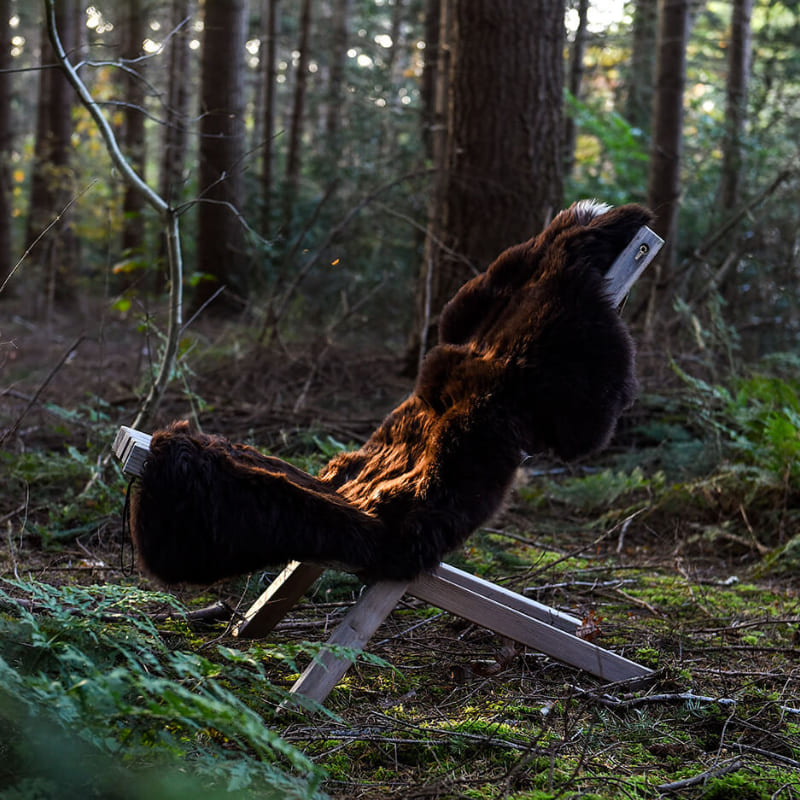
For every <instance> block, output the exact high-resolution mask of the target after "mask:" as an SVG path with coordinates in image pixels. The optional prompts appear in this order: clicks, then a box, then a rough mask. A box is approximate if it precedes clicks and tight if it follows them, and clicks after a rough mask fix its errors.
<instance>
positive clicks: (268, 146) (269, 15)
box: [261, 0, 280, 236]
mask: <svg viewBox="0 0 800 800" xmlns="http://www.w3.org/2000/svg"><path fill="white" fill-rule="evenodd" d="M264 12H265V14H264V18H265V21H266V28H265V31H264V158H263V161H262V167H261V228H262V230H263V232H264V235H265V236H269V235H270V232H271V231H272V193H273V185H272V184H273V159H274V155H273V154H274V150H275V147H274V141H273V140H274V138H275V94H276V92H275V90H276V83H275V73H276V69H275V65H276V62H277V53H278V20H279V19H280V0H265V9H264Z"/></svg>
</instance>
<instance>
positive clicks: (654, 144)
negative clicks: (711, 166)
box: [645, 0, 690, 337]
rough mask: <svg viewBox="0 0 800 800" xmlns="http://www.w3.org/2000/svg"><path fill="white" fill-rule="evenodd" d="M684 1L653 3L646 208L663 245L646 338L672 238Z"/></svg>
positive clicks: (671, 256) (653, 277) (668, 267)
mask: <svg viewBox="0 0 800 800" xmlns="http://www.w3.org/2000/svg"><path fill="white" fill-rule="evenodd" d="M689 7H690V1H689V0H659V4H658V11H659V19H658V46H657V60H656V85H655V92H654V95H653V134H652V139H651V146H650V169H649V175H648V183H647V204H648V205H649V206H650V208H651V209H652V210H653V212H654V213H655V215H656V219H655V223H654V226H653V228H654V230H655V231H656V233H658V234H659V235H660V236H662V237H663V238H664V239H665V240H666V243H665V245H664V249H663V250H662V251H661V254H660V256H659V258H658V260H657V262H656V263H655V265H654V268H651V270H650V271H649V272H650V274H649V276H646V278H647V280H649V283H648V282H647V280H646V281H645V286H647V287H648V288H649V299H648V306H647V314H646V318H645V332H646V335H647V336H649V337H652V335H653V333H654V326H655V322H656V308H657V305H658V299H659V298H658V295H659V289H660V284H661V283H662V281H663V280H665V277H666V276H667V275H669V273H670V272H671V271H672V266H673V263H674V260H675V252H676V238H677V235H678V208H679V205H680V191H681V181H680V166H681V149H682V140H683V136H682V129H683V94H684V84H685V82H686V44H687V42H688V39H689Z"/></svg>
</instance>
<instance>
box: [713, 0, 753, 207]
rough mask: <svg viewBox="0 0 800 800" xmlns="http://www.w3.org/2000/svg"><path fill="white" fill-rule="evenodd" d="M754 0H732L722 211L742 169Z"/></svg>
mask: <svg viewBox="0 0 800 800" xmlns="http://www.w3.org/2000/svg"><path fill="white" fill-rule="evenodd" d="M752 11H753V0H734V4H733V17H732V19H731V35H730V42H729V45H728V83H727V87H726V101H725V136H724V140H723V147H722V175H721V184H720V206H721V207H722V210H723V212H729V211H732V210H733V209H734V208H736V206H737V205H738V204H739V178H740V175H741V171H742V136H743V134H744V125H745V119H746V116H747V83H748V77H749V74H750V45H751V37H750V15H751V13H752Z"/></svg>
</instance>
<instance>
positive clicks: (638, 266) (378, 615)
mask: <svg viewBox="0 0 800 800" xmlns="http://www.w3.org/2000/svg"><path fill="white" fill-rule="evenodd" d="M662 245H663V240H662V239H661V238H660V237H659V236H657V235H656V234H655V233H654V232H653V231H652V230H650V228H648V227H646V226H644V227H642V228H641V229H640V230H639V232H638V233H637V235H636V236H635V237H634V238H633V239H632V240H631V242H630V243H629V244H628V246H627V247H626V248H625V250H624V251H623V252H622V253H621V254H620V255H619V257H618V258H617V259H616V261H615V262H614V263H613V264H612V266H611V268H610V269H609V271H608V273H607V277H606V285H607V289H608V294H609V297H611V299H612V300H613V301H614V303H615V304H616V305H619V304H620V303H621V302H622V301H623V300H624V298H625V296H626V295H627V293H628V292H629V291H630V288H631V286H632V285H633V284H634V282H635V281H636V280H637V278H638V277H639V276H640V275H641V273H642V272H643V270H644V269H645V268H646V267H647V266H648V264H649V263H650V262H651V261H652V260H653V258H655V256H656V254H657V253H658V251H659V250H660V248H661V246H662ZM150 438H151V437H150V436H149V435H148V434H146V433H143V432H141V431H137V430H134V429H133V428H128V427H125V426H123V427H122V428H120V430H119V432H118V433H117V436H116V439H115V441H114V447H113V449H114V453H115V455H116V456H117V457H118V458H119V460H120V461H121V462H122V469H123V472H124V473H125V474H126V475H130V476H136V475H140V474H141V473H142V471H143V468H144V463H145V461H146V459H147V454H148V452H149V446H150ZM324 571H325V567H324V566H321V565H318V564H310V563H305V562H299V561H292V562H290V563H289V564H288V565H287V566H286V567H285V569H284V570H283V571H282V572H281V573H280V574H279V575H278V576H277V577H276V578H275V579H274V580H273V581H272V583H270V585H269V587H268V588H267V589H266V590H265V591H264V592H263V593H262V594H261V596H260V597H259V598H258V599H257V600H256V601H255V602H254V603H253V604H252V606H250V608H249V609H248V610H247V611H246V612H245V615H244V617H243V619H242V620H240V621H239V622H238V623H237V624H236V625H235V627H234V630H233V633H234V635H235V636H237V637H241V638H259V637H264V636H266V635H267V634H268V633H269V632H270V631H271V630H272V629H273V628H274V627H275V626H276V625H277V624H278V622H280V621H281V620H282V619H283V618H284V617H285V615H286V614H287V613H288V612H289V611H290V610H291V608H292V607H293V606H294V605H295V604H296V603H297V601H298V600H299V599H300V598H301V597H302V596H303V595H304V594H305V593H306V592H307V591H308V589H309V588H310V587H311V585H312V584H313V583H314V581H316V580H317V578H319V577H320V575H322V573H323V572H324ZM404 594H408V595H410V596H412V597H416V598H418V599H420V600H422V601H423V602H426V603H429V604H430V605H433V606H437V607H438V608H441V609H443V610H444V611H448V612H450V613H452V614H455V615H456V616H459V617H463V618H464V619H467V620H469V621H470V622H473V623H475V624H477V625H480V626H481V627H484V628H487V629H489V630H491V631H494V632H495V633H497V634H500V635H501V636H505V637H507V638H509V639H512V640H514V641H516V642H519V643H521V644H524V645H526V646H528V647H531V648H533V649H535V650H538V651H539V652H541V653H544V654H545V655H548V656H550V657H552V658H554V659H556V660H558V661H560V662H562V663H565V664H568V665H570V666H573V667H576V668H577V669H581V670H584V671H586V672H588V673H590V674H591V675H594V676H596V677H598V678H601V679H603V680H606V681H609V682H616V681H626V680H636V679H639V680H641V679H643V678H646V677H647V676H648V675H650V674H651V670H650V669H648V668H647V667H644V666H642V665H641V664H637V663H635V662H633V661H631V660H629V659H627V658H625V657H623V656H621V655H618V654H616V653H613V652H611V651H610V650H605V649H604V648H602V647H599V646H598V645H596V644H593V643H592V642H589V641H587V640H585V639H581V638H580V637H579V636H578V635H577V631H578V628H579V627H580V626H581V620H579V619H577V618H576V617H573V616H571V615H569V614H565V613H564V612H562V611H558V610H557V609H554V608H551V607H549V606H546V605H543V604H542V603H538V602H536V601H535V600H531V599H530V598H528V597H525V596H524V595H521V594H518V593H517V592H513V591H510V590H508V589H505V588H503V587H502V586H498V585H497V584H494V583H491V582H490V581H486V580H483V579H482V578H478V577H476V576H474V575H470V574H469V573H467V572H464V571H463V570H460V569H456V568H455V567H452V566H449V565H448V564H444V563H442V564H440V565H439V567H438V568H437V569H436V570H435V571H434V572H432V573H431V574H424V575H420V576H419V577H417V578H416V579H414V580H412V581H409V582H405V581H378V582H377V583H374V584H372V585H370V586H368V587H367V588H366V589H365V590H364V591H363V592H362V594H361V596H360V597H359V599H358V600H357V601H356V602H355V603H354V605H353V606H352V607H351V608H350V610H349V611H348V612H347V614H346V615H345V616H344V618H343V619H342V621H341V622H340V623H339V625H338V626H337V627H336V629H335V630H334V631H333V633H332V635H331V636H330V637H329V639H328V643H329V644H331V645H340V646H343V647H347V648H352V649H356V650H362V649H364V647H365V646H366V645H367V643H368V642H369V640H370V638H371V637H372V635H373V634H374V633H375V631H376V630H377V629H378V627H379V626H380V625H381V623H382V622H383V621H384V620H385V619H386V617H388V616H389V614H391V613H392V611H393V610H394V608H395V607H396V605H397V603H398V602H399V601H400V599H401V598H402V597H403V595H404ZM351 664H352V661H351V660H350V659H347V658H344V657H342V656H340V655H334V653H333V652H331V651H323V653H322V654H321V655H320V656H319V657H318V658H316V659H314V660H313V661H312V662H311V663H310V664H309V665H308V667H306V669H305V671H304V672H303V673H302V674H301V675H300V677H299V678H298V679H297V681H296V682H295V684H294V686H293V687H292V692H294V693H298V694H302V695H304V696H305V697H308V698H310V699H312V700H316V701H317V702H319V703H324V702H325V699H326V698H327V697H328V695H329V694H330V692H331V690H332V689H333V688H334V687H335V686H336V684H337V683H339V681H340V680H341V679H342V677H343V676H344V674H345V672H347V670H348V668H349V667H350V665H351Z"/></svg>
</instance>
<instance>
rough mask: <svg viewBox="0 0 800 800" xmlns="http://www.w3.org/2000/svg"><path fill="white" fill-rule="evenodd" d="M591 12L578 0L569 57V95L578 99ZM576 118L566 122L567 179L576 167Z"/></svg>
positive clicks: (565, 162)
mask: <svg viewBox="0 0 800 800" xmlns="http://www.w3.org/2000/svg"><path fill="white" fill-rule="evenodd" d="M588 11H589V0H578V27H577V28H576V29H575V41H574V42H573V43H572V50H571V52H570V57H569V81H568V87H567V88H568V89H569V93H570V94H571V95H572V96H573V97H574V98H575V99H576V100H580V97H581V83H582V82H583V72H584V67H583V57H584V55H585V53H586V22H587V19H586V17H587V13H588ZM575 138H576V127H575V117H574V116H573V115H572V114H569V115H567V117H566V119H565V120H564V177H567V176H568V175H569V174H570V173H571V172H572V168H573V167H574V166H575Z"/></svg>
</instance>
